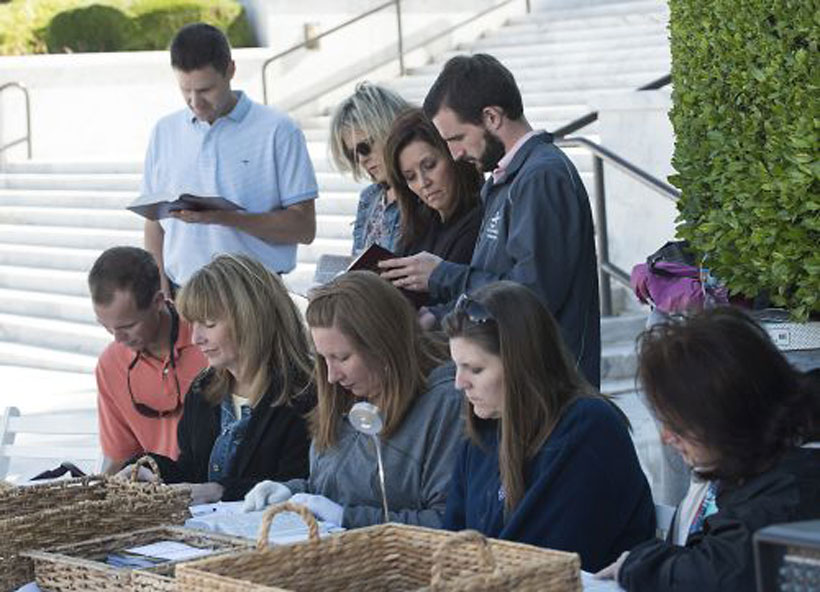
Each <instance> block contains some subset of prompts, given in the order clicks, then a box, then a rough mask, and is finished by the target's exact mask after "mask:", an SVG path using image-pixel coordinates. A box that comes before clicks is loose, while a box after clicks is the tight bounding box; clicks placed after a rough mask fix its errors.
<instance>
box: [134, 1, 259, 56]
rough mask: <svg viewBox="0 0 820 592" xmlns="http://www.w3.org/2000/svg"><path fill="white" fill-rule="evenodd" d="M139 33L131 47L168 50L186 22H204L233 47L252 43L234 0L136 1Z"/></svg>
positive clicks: (242, 16) (240, 9)
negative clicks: (226, 37)
mask: <svg viewBox="0 0 820 592" xmlns="http://www.w3.org/2000/svg"><path fill="white" fill-rule="evenodd" d="M131 10H132V12H133V13H134V14H135V15H136V16H135V18H134V22H135V24H136V27H137V30H138V34H137V35H136V36H135V38H134V40H133V43H132V46H133V47H134V49H155V50H161V49H167V48H168V46H169V45H170V43H171V39H172V38H173V36H174V34H175V33H176V32H177V31H178V30H179V29H180V28H181V27H183V26H184V25H187V24H188V23H197V22H204V23H208V24H210V25H213V26H215V27H217V28H219V29H221V30H223V31H225V34H226V35H227V36H228V40H229V41H230V43H231V46H233V47H249V46H252V45H255V43H256V42H255V39H254V36H253V32H252V30H251V27H250V24H249V23H248V19H247V16H246V15H245V10H244V9H243V8H242V6H241V5H240V4H238V3H237V2H233V1H224V0H220V1H217V0H213V1H208V2H205V1H202V0H176V1H169V0H138V1H137V2H134V3H133V4H132V7H131Z"/></svg>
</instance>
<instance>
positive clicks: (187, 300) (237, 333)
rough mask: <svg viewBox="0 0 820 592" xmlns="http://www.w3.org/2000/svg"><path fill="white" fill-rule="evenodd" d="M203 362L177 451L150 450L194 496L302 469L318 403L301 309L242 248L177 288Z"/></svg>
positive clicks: (164, 471)
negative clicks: (170, 454)
mask: <svg viewBox="0 0 820 592" xmlns="http://www.w3.org/2000/svg"><path fill="white" fill-rule="evenodd" d="M177 308H178V310H179V313H180V314H181V315H182V316H183V317H184V318H185V319H186V320H187V321H188V322H190V323H191V325H192V339H193V341H194V343H195V344H196V345H197V346H198V347H199V348H200V349H201V350H202V353H203V354H205V357H206V358H207V359H208V363H209V367H208V368H206V369H205V370H203V371H202V373H201V374H200V375H199V376H198V377H197V378H196V379H195V380H194V382H193V383H192V384H191V388H190V389H189V391H188V393H187V394H186V396H185V406H184V411H183V415H182V419H181V420H180V422H179V426H178V429H177V438H178V441H179V448H180V454H179V458H178V459H177V460H176V461H173V460H171V459H169V458H167V457H164V456H161V455H152V456H154V459H155V460H156V461H157V464H158V466H159V469H160V473H161V476H162V478H163V480H164V481H165V482H166V483H184V484H186V486H188V487H190V489H191V493H192V498H193V503H195V504H197V503H208V502H215V501H218V500H225V501H230V500H238V499H242V498H243V497H244V496H245V494H246V493H247V492H248V491H249V490H250V489H251V488H252V487H253V486H254V485H255V484H256V483H257V482H259V481H262V480H265V479H273V480H279V481H285V480H288V479H293V478H298V477H306V476H307V474H308V449H309V446H310V436H309V434H308V430H307V424H306V420H305V415H306V414H307V413H309V412H310V411H311V409H312V408H313V407H314V405H315V401H316V396H315V389H314V387H313V384H312V380H311V376H312V370H313V364H312V360H311V356H310V353H309V352H310V350H309V346H308V342H307V334H306V331H305V328H304V324H303V322H302V318H301V315H300V313H299V311H298V309H297V308H296V306H295V304H294V303H293V301H292V300H291V298H290V296H289V295H288V293H287V290H286V289H285V287H284V284H283V283H282V280H281V279H280V278H279V277H278V276H276V275H275V274H272V273H271V272H270V271H268V270H267V269H266V268H265V267H264V266H263V265H262V264H261V263H259V262H257V261H255V260H254V259H252V258H250V257H247V256H244V255H220V256H218V257H216V258H215V259H214V260H213V261H212V262H211V263H209V264H208V265H206V266H204V267H203V268H201V269H200V270H199V271H197V272H196V273H195V274H194V275H193V276H192V277H191V279H190V280H189V281H188V283H186V284H185V286H184V287H183V288H182V290H181V292H180V293H179V295H178V296H177Z"/></svg>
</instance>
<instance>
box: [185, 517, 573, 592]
mask: <svg viewBox="0 0 820 592" xmlns="http://www.w3.org/2000/svg"><path fill="white" fill-rule="evenodd" d="M285 511H287V512H296V513H298V514H299V515H300V516H301V517H302V519H303V520H304V521H305V522H306V523H307V524H308V529H309V540H308V541H307V542H305V543H298V544H294V545H286V546H281V547H269V546H268V543H267V541H268V529H269V528H270V524H271V521H272V520H273V516H275V515H276V514H277V513H279V512H285ZM177 584H178V586H179V590H180V591H181V592H214V591H218V592H244V591H246V590H253V591H254V592H273V591H276V592H283V591H295V592H307V591H317V592H318V591H323V592H342V591H345V592H347V591H350V592H353V591H358V590H368V591H369V592H370V591H385V592H387V591H390V592H405V591H411V590H428V589H429V590H434V591H442V592H444V591H446V592H455V591H464V592H467V591H470V592H479V591H490V590H516V591H523V592H536V591H537V592H551V591H555V592H558V591H560V592H574V591H580V590H581V579H580V559H579V558H578V555H577V554H575V553H566V552H563V551H551V550H548V549H541V548H539V547H533V546H530V545H524V544H521V543H512V542H508V541H498V540H493V539H487V538H485V537H484V536H483V535H481V534H479V533H477V532H475V531H463V532H460V533H452V532H448V531H444V530H435V529H431V528H422V527H418V526H407V525H404V524H393V523H390V524H383V525H380V526H370V527H367V528H361V529H358V530H350V531H347V532H344V533H341V534H338V535H333V536H330V537H327V538H325V539H319V531H318V527H317V525H316V521H315V519H314V518H313V515H312V514H311V513H310V511H309V510H307V509H306V508H304V507H302V506H298V505H296V504H291V503H288V502H285V503H283V504H279V505H277V506H274V507H272V508H270V509H269V510H268V511H267V512H266V513H265V516H264V519H263V522H262V527H261V529H260V532H259V538H258V540H257V549H256V550H255V551H244V552H237V553H229V554H226V555H223V556H221V557H215V558H208V559H201V560H196V561H192V562H189V563H186V564H184V565H180V566H179V567H178V568H177Z"/></svg>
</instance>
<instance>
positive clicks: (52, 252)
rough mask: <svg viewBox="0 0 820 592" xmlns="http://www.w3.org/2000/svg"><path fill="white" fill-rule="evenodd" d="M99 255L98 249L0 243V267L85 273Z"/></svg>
mask: <svg viewBox="0 0 820 592" xmlns="http://www.w3.org/2000/svg"><path fill="white" fill-rule="evenodd" d="M99 255H100V250H99V249H76V248H66V247H62V246H59V247H44V246H37V245H21V244H3V243H0V265H11V266H19V267H38V268H48V269H61V270H66V271H69V270H70V271H83V272H87V271H88V270H89V269H91V266H92V265H94V261H96V260H97V257H98V256H99Z"/></svg>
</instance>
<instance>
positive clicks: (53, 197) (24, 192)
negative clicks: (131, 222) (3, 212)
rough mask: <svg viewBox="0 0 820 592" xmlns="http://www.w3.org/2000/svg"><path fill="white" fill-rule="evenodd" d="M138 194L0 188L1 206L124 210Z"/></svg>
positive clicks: (134, 192)
mask: <svg viewBox="0 0 820 592" xmlns="http://www.w3.org/2000/svg"><path fill="white" fill-rule="evenodd" d="M137 195H138V192H136V191H88V190H82V191H80V190H76V189H69V190H64V189H26V188H22V189H0V206H15V207H44V208H46V207H47V208H51V207H57V208H93V209H103V210H105V209H109V210H124V209H125V207H126V206H127V205H128V204H129V203H131V202H132V201H134V198H136V197H137Z"/></svg>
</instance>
